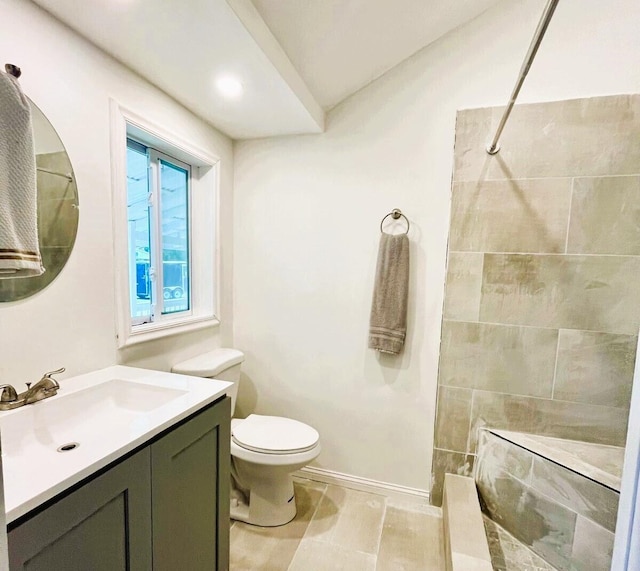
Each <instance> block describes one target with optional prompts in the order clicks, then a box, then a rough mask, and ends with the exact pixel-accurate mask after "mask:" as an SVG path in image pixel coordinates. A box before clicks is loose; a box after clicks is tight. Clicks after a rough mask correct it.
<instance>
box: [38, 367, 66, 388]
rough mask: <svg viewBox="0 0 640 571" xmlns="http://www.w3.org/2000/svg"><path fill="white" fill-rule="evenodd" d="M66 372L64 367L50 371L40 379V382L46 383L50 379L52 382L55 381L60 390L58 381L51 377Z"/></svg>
mask: <svg viewBox="0 0 640 571" xmlns="http://www.w3.org/2000/svg"><path fill="white" fill-rule="evenodd" d="M65 371H66V369H65V368H64V367H60V368H59V369H56V370H55V371H49V372H48V373H45V374H44V375H42V378H41V379H40V381H44V380H45V379H49V380H50V381H53V382H54V383H55V384H56V385H57V388H60V385H59V384H58V381H56V380H55V379H54V378H53V377H52V376H51V375H58V374H59V373H64V372H65Z"/></svg>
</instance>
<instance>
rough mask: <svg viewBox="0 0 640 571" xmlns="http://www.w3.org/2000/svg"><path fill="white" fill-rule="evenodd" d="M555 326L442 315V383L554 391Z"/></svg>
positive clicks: (511, 390)
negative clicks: (452, 318)
mask: <svg viewBox="0 0 640 571" xmlns="http://www.w3.org/2000/svg"><path fill="white" fill-rule="evenodd" d="M557 341H558V332H557V330H555V329H540V328H536V327H513V326H510V325H493V324H488V323H465V322H459V321H446V320H445V321H443V323H442V343H441V345H440V384H441V385H449V386H456V387H469V388H476V389H483V390H491V391H497V392H507V393H511V394H521V395H530V396H544V397H551V388H552V384H553V366H554V362H555V357H556V346H557Z"/></svg>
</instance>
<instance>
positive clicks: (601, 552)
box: [571, 516, 614, 571]
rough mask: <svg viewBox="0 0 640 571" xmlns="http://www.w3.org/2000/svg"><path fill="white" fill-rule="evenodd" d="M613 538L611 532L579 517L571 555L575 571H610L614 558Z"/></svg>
mask: <svg viewBox="0 0 640 571" xmlns="http://www.w3.org/2000/svg"><path fill="white" fill-rule="evenodd" d="M613 538H614V535H613V533H611V532H610V531H607V530H606V529H604V528H602V527H600V526H599V525H597V524H595V523H593V522H592V521H590V520H588V519H586V518H584V517H580V516H578V519H577V521H576V528H575V532H574V538H573V550H572V553H571V559H572V563H573V565H574V570H575V571H609V570H610V569H611V557H612V556H613Z"/></svg>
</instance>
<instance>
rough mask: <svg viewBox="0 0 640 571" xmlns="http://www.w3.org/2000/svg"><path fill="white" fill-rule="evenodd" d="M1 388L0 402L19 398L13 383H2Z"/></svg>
mask: <svg viewBox="0 0 640 571" xmlns="http://www.w3.org/2000/svg"><path fill="white" fill-rule="evenodd" d="M0 389H2V396H0V402H13V401H16V400H18V393H17V391H16V389H14V388H13V386H12V385H0Z"/></svg>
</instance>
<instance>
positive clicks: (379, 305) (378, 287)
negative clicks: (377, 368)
mask: <svg viewBox="0 0 640 571" xmlns="http://www.w3.org/2000/svg"><path fill="white" fill-rule="evenodd" d="M408 292H409V238H407V235H406V234H385V233H383V234H382V237H381V238H380V249H379V250H378V264H377V266H376V281H375V284H374V288H373V302H372V303H371V319H370V322H369V348H370V349H377V350H378V351H381V352H383V353H392V354H394V355H397V354H398V353H400V352H401V351H402V346H403V345H404V338H405V336H406V334H407V295H408Z"/></svg>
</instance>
